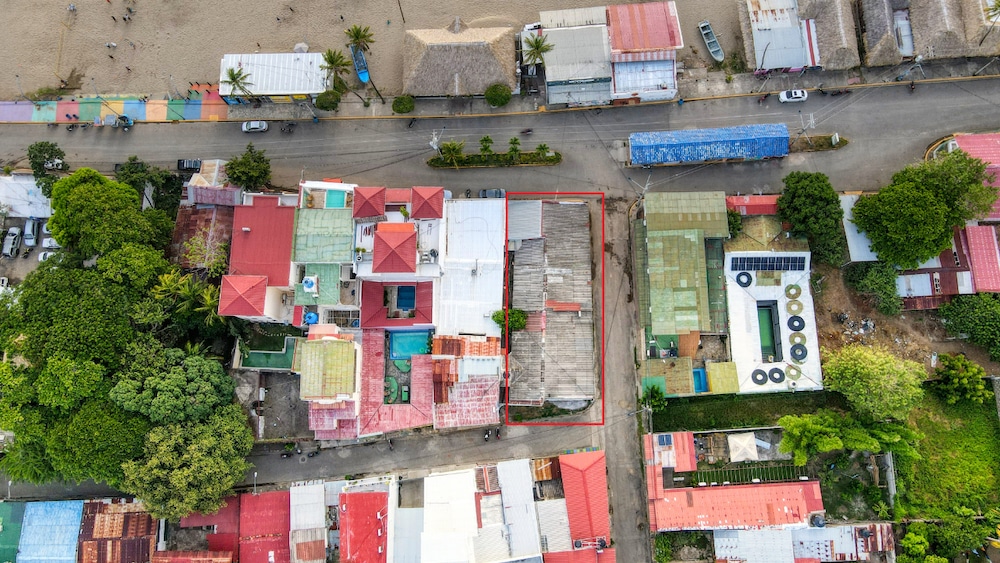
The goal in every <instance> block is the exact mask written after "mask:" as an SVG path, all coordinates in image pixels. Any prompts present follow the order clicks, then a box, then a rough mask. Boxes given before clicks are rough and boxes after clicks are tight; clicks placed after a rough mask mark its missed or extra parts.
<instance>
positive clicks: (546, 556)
mask: <svg viewBox="0 0 1000 563" xmlns="http://www.w3.org/2000/svg"><path fill="white" fill-rule="evenodd" d="M542 561H543V562H544V563H615V549H614V548H613V547H607V548H604V549H602V550H600V551H598V550H597V549H595V548H590V549H576V550H573V551H558V552H555V553H553V552H549V553H543V554H542ZM796 563H798V562H796Z"/></svg>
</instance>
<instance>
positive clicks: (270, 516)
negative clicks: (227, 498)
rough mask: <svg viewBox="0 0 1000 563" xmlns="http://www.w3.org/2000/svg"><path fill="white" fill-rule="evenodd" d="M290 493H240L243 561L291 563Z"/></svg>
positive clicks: (241, 557) (251, 562)
mask: <svg viewBox="0 0 1000 563" xmlns="http://www.w3.org/2000/svg"><path fill="white" fill-rule="evenodd" d="M290 528H291V507H290V505H289V492H288V491H287V490H284V491H273V492H267V493H260V494H258V495H254V494H243V495H240V555H239V561H240V563H290V561H291V552H290V550H289V544H288V531H289V529H290Z"/></svg>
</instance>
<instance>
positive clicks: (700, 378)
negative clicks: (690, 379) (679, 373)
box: [694, 368, 708, 393]
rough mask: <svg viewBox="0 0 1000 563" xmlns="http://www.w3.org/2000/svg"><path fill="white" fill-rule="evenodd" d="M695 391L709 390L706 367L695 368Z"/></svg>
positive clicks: (703, 391)
mask: <svg viewBox="0 0 1000 563" xmlns="http://www.w3.org/2000/svg"><path fill="white" fill-rule="evenodd" d="M694 392H695V393H707V392H708V376H707V375H706V374H705V368H695V369H694Z"/></svg>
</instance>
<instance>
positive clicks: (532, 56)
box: [523, 35, 553, 66]
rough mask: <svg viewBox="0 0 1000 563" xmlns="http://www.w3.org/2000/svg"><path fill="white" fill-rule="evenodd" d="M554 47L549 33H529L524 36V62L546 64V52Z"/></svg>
mask: <svg viewBox="0 0 1000 563" xmlns="http://www.w3.org/2000/svg"><path fill="white" fill-rule="evenodd" d="M552 48H553V45H552V44H551V43H549V36H548V35H529V36H527V37H525V38H524V53H523V55H524V64H526V65H531V66H535V65H538V64H542V65H544V64H545V53H548V52H549V51H551V50H552Z"/></svg>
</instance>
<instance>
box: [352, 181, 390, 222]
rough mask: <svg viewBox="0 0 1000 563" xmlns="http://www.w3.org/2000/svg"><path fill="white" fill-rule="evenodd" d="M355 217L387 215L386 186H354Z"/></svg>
mask: <svg viewBox="0 0 1000 563" xmlns="http://www.w3.org/2000/svg"><path fill="white" fill-rule="evenodd" d="M352 215H353V217H354V218H355V219H357V218H359V217H378V216H379V215H385V188H354V209H353V213H352Z"/></svg>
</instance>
